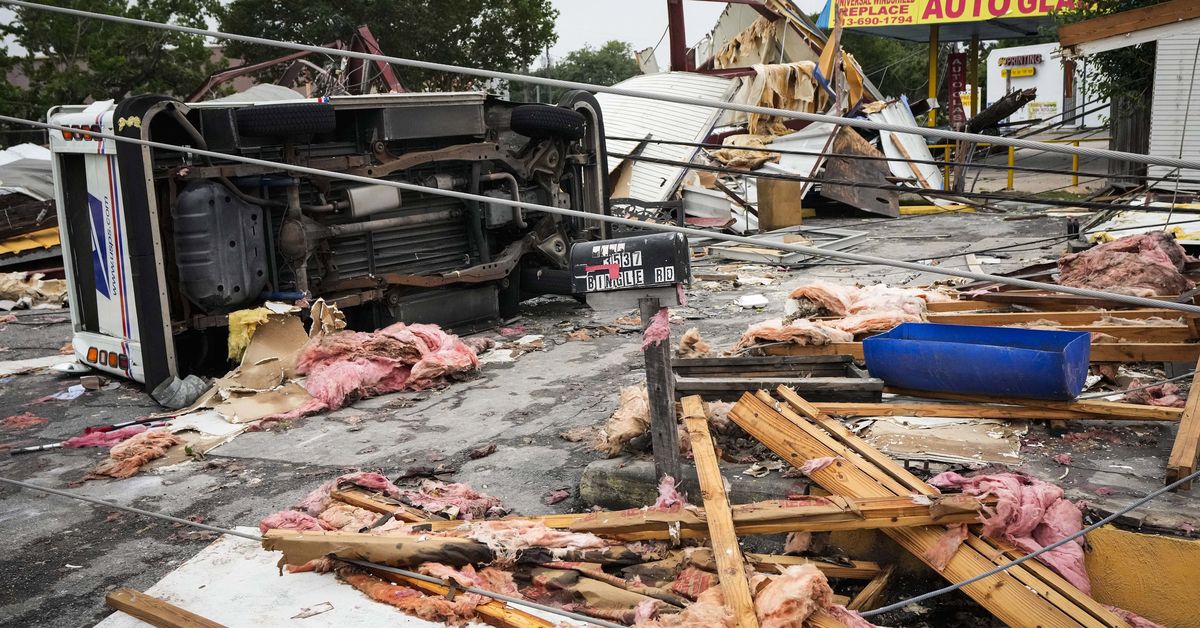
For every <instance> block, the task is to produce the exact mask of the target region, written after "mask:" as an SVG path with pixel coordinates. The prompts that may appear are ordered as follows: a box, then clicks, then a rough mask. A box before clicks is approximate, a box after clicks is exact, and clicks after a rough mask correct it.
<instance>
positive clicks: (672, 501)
mask: <svg viewBox="0 0 1200 628" xmlns="http://www.w3.org/2000/svg"><path fill="white" fill-rule="evenodd" d="M676 484H677V483H676V481H675V478H673V477H671V476H669V475H664V476H663V479H662V480H661V481H659V483H658V499H657V500H655V502H654V505H653V506H651V507H650V509H651V510H659V511H662V512H670V511H675V510H679V509H680V508H681V507H682V506H684V505H686V504H687V502H686V501H685V500H684V499H683V496H682V495H680V494H679V489H677V488H675V485H676Z"/></svg>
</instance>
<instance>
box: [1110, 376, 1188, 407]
mask: <svg viewBox="0 0 1200 628" xmlns="http://www.w3.org/2000/svg"><path fill="white" fill-rule="evenodd" d="M1141 386H1142V383H1141V382H1140V381H1139V380H1137V379H1134V380H1133V381H1132V382H1130V383H1129V387H1130V388H1139V387H1141ZM1125 401H1127V402H1129V403H1140V404H1143V405H1149V406H1163V407H1166V408H1182V407H1184V406H1186V405H1187V395H1184V396H1182V397H1181V396H1180V395H1179V387H1178V386H1176V385H1175V384H1172V383H1170V382H1167V383H1165V384H1162V385H1160V386H1151V387H1150V388H1144V389H1142V390H1134V391H1132V392H1128V393H1125Z"/></svg>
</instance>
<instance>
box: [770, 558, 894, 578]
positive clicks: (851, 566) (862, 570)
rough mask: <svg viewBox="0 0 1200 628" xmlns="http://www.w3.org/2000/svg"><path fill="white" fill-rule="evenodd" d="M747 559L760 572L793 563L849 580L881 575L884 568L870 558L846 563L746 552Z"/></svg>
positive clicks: (773, 571) (826, 574)
mask: <svg viewBox="0 0 1200 628" xmlns="http://www.w3.org/2000/svg"><path fill="white" fill-rule="evenodd" d="M746 560H748V561H750V564H752V565H753V566H754V569H755V570H756V571H758V572H760V573H766V574H777V573H779V570H780V569H783V568H785V567H791V566H793V565H812V566H813V567H816V568H817V569H820V570H821V573H824V574H825V576H826V577H829V578H845V579H847V580H870V579H872V578H874V577H875V576H878V575H879V572H881V571H883V568H882V567H880V566H879V563H876V562H872V561H869V560H849V561H846V564H841V563H831V562H828V561H824V560H816V559H813V558H807V557H804V556H784V555H782V554H746Z"/></svg>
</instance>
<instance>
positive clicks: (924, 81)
mask: <svg viewBox="0 0 1200 628" xmlns="http://www.w3.org/2000/svg"><path fill="white" fill-rule="evenodd" d="M842 49H843V50H845V51H846V52H848V53H850V54H852V55H854V59H855V60H856V61H858V64H859V65H860V66H861V67H862V69H863V74H865V75H866V77H867V78H868V79H870V81H871V82H872V83H874V84H875V87H877V88H879V92H880V93H881V94H883V95H884V97H899V96H908V98H909V100H918V99H923V98H925V97H926V95H927V90H926V86H928V85H929V44H927V43H923V42H910V41H901V40H899V39H892V38H890V37H880V36H878V35H871V34H868V33H862V32H858V31H856V30H855V29H852V28H847V29H843V30H842Z"/></svg>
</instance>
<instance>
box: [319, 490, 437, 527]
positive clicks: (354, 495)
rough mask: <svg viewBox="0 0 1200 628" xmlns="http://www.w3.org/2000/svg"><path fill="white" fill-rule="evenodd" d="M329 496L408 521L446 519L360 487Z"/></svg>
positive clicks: (332, 493)
mask: <svg viewBox="0 0 1200 628" xmlns="http://www.w3.org/2000/svg"><path fill="white" fill-rule="evenodd" d="M329 496H330V497H332V498H333V499H335V500H337V501H340V502H342V503H343V504H349V505H351V506H355V507H358V508H362V509H365V510H370V511H371V512H377V513H379V514H381V515H392V517H393V518H395V519H396V520H398V521H406V522H408V523H416V522H420V521H429V520H443V519H445V517H442V516H441V515H435V514H432V513H428V512H425V511H424V510H421V509H420V508H413V507H412V506H409V505H408V504H405V503H402V502H400V501H399V500H396V499H392V498H391V497H388V496H386V495H380V494H379V493H372V492H371V491H368V490H365V489H362V488H358V487H351V488H345V489H341V490H334V491H331V492H330V493H329Z"/></svg>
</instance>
